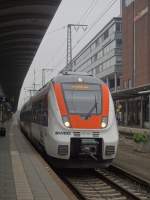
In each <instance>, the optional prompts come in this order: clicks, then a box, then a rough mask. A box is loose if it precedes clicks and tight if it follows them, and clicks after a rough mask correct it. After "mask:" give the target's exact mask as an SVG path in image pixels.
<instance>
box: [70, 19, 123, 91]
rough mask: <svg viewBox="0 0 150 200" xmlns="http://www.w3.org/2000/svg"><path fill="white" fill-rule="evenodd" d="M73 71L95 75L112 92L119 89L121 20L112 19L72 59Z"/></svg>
mask: <svg viewBox="0 0 150 200" xmlns="http://www.w3.org/2000/svg"><path fill="white" fill-rule="evenodd" d="M72 66H73V71H81V72H82V71H84V72H88V73H92V74H94V75H96V76H97V77H98V78H100V79H102V80H103V81H104V82H106V83H107V84H108V86H109V88H110V89H111V90H112V91H117V90H118V89H120V76H121V68H122V19H121V18H120V17H116V18H113V19H112V20H111V21H110V22H109V23H108V24H107V25H106V26H105V27H104V28H103V29H102V30H101V31H100V32H99V33H98V34H97V35H96V36H95V37H94V38H93V39H92V40H91V41H90V42H89V43H88V44H87V45H86V46H85V47H84V48H83V49H82V50H81V51H80V52H79V53H78V54H77V55H76V56H75V58H74V59H73V61H72Z"/></svg>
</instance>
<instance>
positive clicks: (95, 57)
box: [92, 54, 97, 63]
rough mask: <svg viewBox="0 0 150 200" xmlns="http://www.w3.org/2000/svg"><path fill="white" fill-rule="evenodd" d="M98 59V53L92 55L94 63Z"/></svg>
mask: <svg viewBox="0 0 150 200" xmlns="http://www.w3.org/2000/svg"><path fill="white" fill-rule="evenodd" d="M96 60H97V54H95V55H94V56H93V57H92V63H93V62H95V61H96Z"/></svg>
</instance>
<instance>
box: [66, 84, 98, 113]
mask: <svg viewBox="0 0 150 200" xmlns="http://www.w3.org/2000/svg"><path fill="white" fill-rule="evenodd" d="M63 91H64V98H65V102H66V105H67V108H68V111H69V113H70V114H79V115H81V116H82V115H83V116H85V117H86V115H92V114H94V115H98V114H100V112H101V90H100V85H96V84H63ZM87 117H89V116H87Z"/></svg>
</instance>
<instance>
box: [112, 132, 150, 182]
mask: <svg viewBox="0 0 150 200" xmlns="http://www.w3.org/2000/svg"><path fill="white" fill-rule="evenodd" d="M137 145H138V144H136V143H135V142H134V141H133V139H132V134H131V135H129V133H128V134H126V133H125V134H121V133H120V141H119V146H118V152H117V156H116V159H115V160H114V161H113V164H115V165H117V166H119V167H120V168H122V169H124V170H126V171H128V172H130V173H132V174H134V175H136V176H138V177H140V178H142V179H144V180H146V181H147V182H149V183H150V150H149V151H146V152H144V151H140V150H138V146H137Z"/></svg>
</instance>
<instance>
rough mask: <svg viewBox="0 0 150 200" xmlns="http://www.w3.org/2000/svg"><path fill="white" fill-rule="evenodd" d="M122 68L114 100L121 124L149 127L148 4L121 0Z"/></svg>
mask: <svg viewBox="0 0 150 200" xmlns="http://www.w3.org/2000/svg"><path fill="white" fill-rule="evenodd" d="M121 3H122V4H121V5H122V35H123V54H122V55H123V68H122V78H121V85H120V86H121V90H120V91H117V92H116V93H115V92H114V93H112V94H113V97H114V99H116V104H117V105H116V107H117V110H118V115H117V116H118V120H119V123H120V125H123V126H133V127H140V128H150V1H148V0H142V1H141V0H122V1H121Z"/></svg>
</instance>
